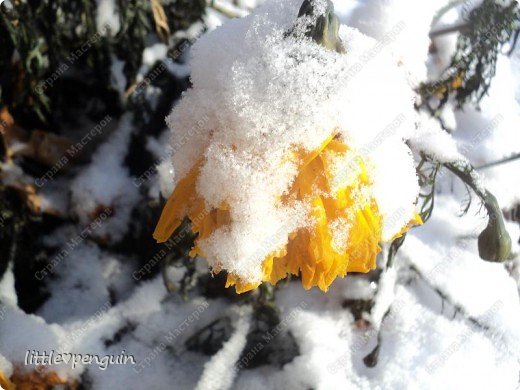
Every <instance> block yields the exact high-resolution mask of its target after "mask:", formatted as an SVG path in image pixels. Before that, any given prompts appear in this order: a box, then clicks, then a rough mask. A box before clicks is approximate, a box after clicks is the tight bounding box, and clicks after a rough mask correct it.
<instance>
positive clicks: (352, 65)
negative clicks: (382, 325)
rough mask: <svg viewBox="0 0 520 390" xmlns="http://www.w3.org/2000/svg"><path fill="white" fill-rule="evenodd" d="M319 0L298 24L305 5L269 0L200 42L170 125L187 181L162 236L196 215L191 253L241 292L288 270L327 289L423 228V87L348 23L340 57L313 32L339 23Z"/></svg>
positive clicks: (176, 160) (169, 209)
mask: <svg viewBox="0 0 520 390" xmlns="http://www.w3.org/2000/svg"><path fill="white" fill-rule="evenodd" d="M321 3H323V7H321V6H320V2H319V1H317V2H315V4H317V5H318V6H317V9H318V11H316V15H302V16H301V17H300V18H298V22H297V23H296V25H295V20H296V17H297V15H298V9H299V6H300V4H301V1H300V0H290V1H278V0H274V1H269V2H267V3H266V4H264V5H263V6H262V7H260V8H259V9H258V10H256V11H255V12H254V13H253V14H252V15H250V16H248V17H246V18H243V19H240V20H234V21H230V22H229V23H227V24H226V25H225V26H224V27H222V28H219V29H217V30H216V31H214V32H212V33H210V34H208V35H206V36H204V37H203V38H201V39H200V40H199V41H198V42H197V44H196V46H195V47H194V50H193V61H192V81H193V87H192V88H191V89H190V90H189V91H188V92H186V93H185V95H184V96H183V99H182V101H181V102H180V103H179V104H178V105H177V106H176V107H175V108H174V110H173V111H172V113H171V115H170V116H169V117H168V119H167V121H168V124H169V126H170V127H171V128H172V148H173V151H174V154H173V159H172V162H173V166H174V169H175V175H176V180H177V181H176V187H175V190H174V191H173V194H172V195H171V196H170V198H169V200H168V202H167V204H166V206H165V208H164V210H163V213H162V216H161V219H160V221H159V223H158V226H157V228H156V231H155V233H154V237H155V238H156V239H157V240H158V241H159V242H163V241H166V240H167V239H168V238H169V237H170V236H171V235H172V234H173V232H174V231H175V230H176V229H177V227H178V226H179V225H180V224H181V222H182V220H183V219H184V217H186V216H187V217H188V218H189V219H190V221H191V223H192V229H193V231H194V232H196V233H198V237H197V239H196V241H195V247H194V248H193V250H192V252H191V255H201V256H203V257H205V258H206V259H207V260H208V263H209V264H210V266H211V267H212V269H213V271H214V272H219V271H221V270H226V271H227V273H228V279H227V286H232V285H235V286H236V290H237V292H244V291H248V290H251V289H253V288H255V287H257V286H258V285H259V284H260V283H262V282H270V283H276V282H277V281H279V280H280V279H283V278H285V277H286V276H287V275H288V274H295V275H298V274H301V277H302V284H303V286H304V287H305V288H310V287H312V286H318V287H319V288H321V289H322V290H324V291H326V290H327V289H328V287H329V286H330V284H331V283H332V281H333V280H334V279H335V278H337V277H338V276H339V277H343V276H345V275H346V274H347V272H367V271H369V270H371V269H374V268H375V267H376V255H377V253H378V252H379V251H380V246H379V244H380V243H381V242H389V241H391V240H392V239H393V238H395V237H396V236H398V235H399V234H402V233H403V232H404V231H406V230H407V229H408V228H409V226H410V221H416V222H419V221H420V219H419V218H418V216H417V213H416V212H415V202H416V198H417V194H418V183H417V177H416V173H415V167H414V163H413V157H412V155H411V152H410V150H409V148H408V146H407V145H406V144H405V140H406V139H408V138H409V137H410V136H411V135H412V134H413V133H414V131H415V126H414V121H415V116H416V115H415V111H414V109H413V94H412V91H411V90H410V88H409V86H408V84H407V82H406V79H405V76H404V74H403V73H402V70H401V69H399V67H398V66H397V64H396V61H395V60H394V59H393V58H392V57H391V56H390V55H389V54H388V53H386V51H385V50H384V47H383V46H382V45H381V44H378V43H377V42H376V41H374V40H373V39H371V38H368V37H366V36H364V35H362V34H361V33H359V32H358V31H357V30H354V29H350V28H348V27H346V26H341V28H340V30H339V36H340V37H341V40H342V41H343V44H342V45H341V50H338V51H335V50H329V49H327V48H326V47H323V46H322V45H319V44H317V43H316V42H315V41H314V40H312V39H310V38H308V37H306V36H305V32H306V31H308V30H307V26H310V25H316V19H317V18H318V17H320V16H322V15H325V18H326V20H327V21H328V22H330V23H327V24H325V25H326V26H331V28H337V25H336V24H335V21H333V20H332V19H329V17H330V16H331V14H330V8H328V7H329V6H330V3H327V2H326V1H322V2H321ZM327 28H328V27H327ZM313 34H315V31H313ZM307 35H308V34H307ZM313 38H314V39H315V36H314V35H313ZM327 38H330V37H327ZM201 117H204V118H206V119H207V120H205V121H202V120H200V118H201Z"/></svg>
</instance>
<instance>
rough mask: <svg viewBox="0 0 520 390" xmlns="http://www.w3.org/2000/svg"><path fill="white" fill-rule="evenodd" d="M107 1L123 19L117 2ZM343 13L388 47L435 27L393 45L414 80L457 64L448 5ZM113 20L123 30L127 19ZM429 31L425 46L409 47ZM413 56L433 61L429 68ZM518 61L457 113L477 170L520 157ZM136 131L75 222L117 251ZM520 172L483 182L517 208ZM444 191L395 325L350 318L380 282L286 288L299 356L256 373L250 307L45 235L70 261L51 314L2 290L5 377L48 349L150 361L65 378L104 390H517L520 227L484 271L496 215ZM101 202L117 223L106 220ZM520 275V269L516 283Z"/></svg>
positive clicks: (406, 248)
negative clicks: (441, 41)
mask: <svg viewBox="0 0 520 390" xmlns="http://www.w3.org/2000/svg"><path fill="white" fill-rule="evenodd" d="M99 3H100V7H101V6H103V7H108V8H109V9H111V10H113V9H114V6H113V4H112V3H113V2H109V1H103V2H101V1H100V2H99ZM216 3H217V4H221V5H222V4H225V6H226V7H227V8H226V9H228V10H229V9H231V10H233V9H234V8H236V6H234V5H232V4H231V2H224V1H222V2H216ZM240 3H241V4H242V5H243V8H241V9H247V8H249V7H253V6H255V5H256V4H255V1H242V2H240ZM336 3H337V5H338V13H339V14H340V16H341V18H342V20H343V21H349V20H350V21H357V22H356V23H357V26H358V27H359V28H360V29H361V30H362V31H363V29H366V31H365V32H367V33H368V32H370V31H371V32H372V33H371V34H370V35H372V36H373V37H375V38H378V37H381V36H383V35H384V28H383V27H382V26H386V27H390V28H391V27H392V26H393V24H394V23H395V22H396V21H398V19H400V18H401V17H403V18H405V19H406V20H408V21H410V20H415V19H414V18H415V17H416V16H417V17H418V18H420V19H421V22H420V25H419V24H418V25H417V29H415V24H412V23H410V22H407V21H406V20H405V23H406V24H407V26H408V29H405V30H403V31H404V32H403V34H405V35H404V36H403V38H402V41H399V42H402V43H399V42H397V43H395V45H394V46H393V48H394V50H395V53H394V54H395V55H396V56H397V57H399V58H400V59H401V60H402V61H403V66H405V67H406V66H407V59H408V60H409V59H410V58H412V61H411V62H410V63H409V64H410V67H409V68H408V72H409V74H411V75H412V79H413V78H414V77H419V78H421V77H423V75H424V76H425V75H426V67H425V63H428V64H429V66H430V68H429V70H428V72H429V73H430V74H432V72H433V73H435V72H436V71H437V70H438V68H436V67H438V66H442V65H439V64H443V63H444V64H445V63H446V62H445V61H443V60H442V58H440V57H439V58H440V59H439V58H436V59H435V58H429V59H428V58H427V52H426V50H427V45H426V43H425V41H424V40H425V39H426V37H425V36H424V35H425V34H426V33H427V32H428V28H427V23H426V21H427V20H428V18H430V17H433V13H434V10H435V9H438V8H439V7H442V5H443V4H444V3H445V2H442V1H438V2H431V3H432V4H429V5H428V7H423V6H422V3H421V5H419V3H417V6H414V8H418V10H416V12H417V14H410V15H409V14H402V13H401V14H400V13H398V12H396V10H399V9H403V8H402V7H404V9H408V6H409V5H410V3H411V2H409V1H404V0H402V1H398V0H392V1H382V0H381V1H379V0H377V1H368V0H365V1H357V2H356V3H354V2H352V7H351V6H350V5H349V6H347V5H345V3H347V2H343V1H336ZM415 3H416V2H413V4H415ZM383 5H385V7H383ZM394 6H395V8H391V7H394ZM388 11H391V15H390V16H389V17H388V19H385V20H382V21H380V22H381V23H379V22H377V21H374V23H372V24H371V23H369V22H368V21H370V20H371V19H374V18H376V15H378V16H379V17H381V15H385V12H388ZM211 12H212V13H211V14H210V15H209V16H208V18H209V19H210V20H212V21H213V23H215V24H217V22H218V23H226V20H227V18H225V17H222V16H221V14H219V16H217V11H215V10H213V11H211ZM244 12H245V11H244ZM414 12H415V11H414ZM449 17H452V16H449ZM417 20H419V19H417ZM450 20H454V19H453V18H452V19H450ZM99 23H101V21H99ZM110 23H111V24H112V25H113V29H114V30H117V28H118V26H117V24H116V23H115V22H114V20H112V19H111V20H110ZM379 28H381V29H383V30H377V29H379ZM416 34H420V35H421V39H418V40H417V42H416V44H414V45H413V46H407V45H408V43H409V42H411V40H413V39H415V38H416V36H415V35H416ZM449 47H450V44H449V42H447V41H446V42H445V51H441V52H440V53H439V55H440V56H441V57H442V56H443V55H446V52H449ZM403 48H404V50H403V51H400V50H401V49H403ZM414 51H419V52H420V53H417V54H418V55H417V56H414V55H413V54H414ZM421 53H422V54H421ZM155 54H157V53H155ZM147 55H150V56H152V55H154V52H152V51H150V52H149V53H148V54H147ZM517 58H520V56H519V55H516V56H513V59H512V60H510V59H508V58H506V57H501V58H500V60H499V63H498V74H497V77H496V79H495V83H494V84H493V87H492V89H491V91H490V93H489V97H486V98H485V100H484V101H483V102H482V110H480V111H477V110H475V109H473V108H472V107H467V108H466V109H465V110H464V111H463V112H457V113H456V114H455V115H453V113H446V116H449V115H452V116H453V121H452V122H453V126H454V130H455V131H454V136H455V139H456V145H457V147H458V150H459V152H463V154H464V155H466V156H467V157H468V159H469V160H470V162H472V163H473V164H475V165H477V166H479V165H481V164H485V163H488V162H490V161H494V160H496V159H499V158H503V157H507V156H509V155H510V154H511V153H513V152H518V151H519V150H520V144H519V142H520V141H519V140H520V138H519V137H518V135H517V133H515V131H517V130H518V125H519V124H520V114H519V111H520V109H519V101H518V96H519V92H518V91H519V90H520V79H519V74H518V72H517V70H516V69H515V67H514V64H516V65H517V64H518V62H517V61H518V60H517ZM194 109H195V108H194ZM446 110H450V108H449V106H448V108H447V109H446ZM375 115H376V114H375ZM131 132H132V128H131V126H130V125H129V124H128V122H127V119H125V118H123V119H122V120H121V121H120V124H119V127H118V128H117V129H116V131H115V132H114V133H113V134H112V136H111V137H110V138H109V139H108V140H107V141H106V143H105V144H104V145H102V146H101V148H100V149H99V150H98V152H97V154H96V155H95V157H94V160H93V162H92V164H90V165H89V166H88V167H87V168H85V169H84V170H83V171H82V172H80V173H79V174H78V175H77V177H76V179H75V181H74V184H73V185H72V186H71V188H72V195H71V202H72V204H73V210H74V215H75V216H76V217H77V218H78V219H79V221H80V222H81V226H85V224H90V223H92V222H93V221H96V217H99V215H100V213H101V215H105V216H106V220H103V221H102V222H101V223H100V226H93V227H92V229H91V231H90V235H93V236H94V237H96V238H99V237H104V238H107V236H108V237H110V239H111V240H115V241H117V240H118V239H119V238H120V237H122V236H123V235H124V233H125V231H126V229H128V227H129V226H130V225H129V220H130V215H131V211H132V209H133V208H134V207H135V205H136V204H137V203H138V202H140V201H144V200H142V199H141V198H140V195H139V194H138V191H137V189H136V186H135V185H134V184H133V183H132V178H131V177H130V175H129V173H128V172H127V171H126V169H125V168H124V166H123V154H124V153H123V151H124V150H125V149H126V148H127V147H128V142H129V137H130V134H131ZM430 136H431V138H432V139H435V137H434V135H431V134H430ZM164 138H165V136H164V135H163V136H162V138H161V142H154V141H153V140H150V142H149V145H148V148H149V149H151V150H153V151H154V153H155V154H156V156H157V157H158V158H160V157H162V156H164V155H166V154H167V150H166V142H165V141H164ZM418 141H420V140H418ZM441 141H442V140H441ZM161 145H162V148H163V149H162V150H161ZM446 145H447V146H446V147H442V148H440V147H439V148H437V151H440V150H442V152H444V153H445V156H446V158H452V157H453V156H454V155H455V152H454V150H453V149H450V148H453V145H452V144H450V143H447V144H446ZM519 164H520V163H519V162H518V161H517V162H512V163H509V164H503V165H500V166H497V167H494V168H489V169H485V170H481V174H482V180H483V182H484V184H485V185H486V186H488V187H489V188H490V189H491V190H492V191H493V192H494V194H495V195H496V196H497V198H498V199H499V202H500V204H501V206H502V207H503V208H504V209H509V208H511V207H514V206H515V205H516V207H518V201H519V200H520V183H519V182H518V180H519V179H518V178H519V175H518V169H519V168H520V165H519ZM163 165H164V167H163V169H161V170H160V174H159V176H155V177H154V178H153V179H152V180H151V181H150V183H149V184H148V185H149V187H150V188H149V189H150V191H151V192H152V193H153V194H154V197H156V196H158V193H159V188H160V187H162V188H164V187H168V185H167V184H165V183H168V182H171V177H172V172H171V167H169V166H168V164H166V163H163ZM165 177H166V179H165ZM437 192H438V194H437V197H436V206H435V210H434V213H433V217H432V218H431V219H430V220H429V221H428V222H427V223H426V224H425V225H424V226H421V227H417V228H414V229H413V230H412V231H411V232H410V233H409V234H408V236H407V239H406V241H405V243H404V245H403V247H402V248H401V250H400V252H399V254H398V256H397V259H396V261H395V264H396V265H395V267H396V269H395V280H394V279H393V278H389V279H390V280H391V281H392V284H391V285H390V287H389V288H388V292H385V293H384V294H383V295H385V296H383V297H382V298H383V299H384V298H388V294H390V295H393V299H387V300H388V301H389V303H390V302H391V304H390V311H389V312H388V314H387V315H386V316H383V314H384V313H379V314H377V313H374V315H373V316H374V317H378V318H377V319H379V320H380V321H377V319H376V318H373V317H371V316H370V315H368V314H367V313H364V314H363V317H362V318H361V319H359V318H354V315H353V314H352V312H351V311H350V310H348V308H345V307H344V306H345V302H346V300H354V299H365V300H367V299H371V298H372V297H373V296H374V295H377V294H378V293H380V290H381V287H379V288H378V287H377V285H376V284H375V283H373V282H372V281H371V280H369V279H368V278H367V276H366V275H349V276H348V277H347V278H346V279H343V280H336V281H335V282H334V283H333V285H332V287H331V289H330V291H329V292H328V293H322V292H320V291H318V290H317V289H313V290H311V291H305V290H303V288H302V287H301V285H300V283H299V282H298V281H292V282H289V283H287V284H286V285H283V286H281V288H280V289H279V291H278V292H277V298H276V304H277V306H278V307H279V308H280V310H281V322H280V335H281V337H287V335H288V334H291V335H292V336H293V337H294V339H295V341H296V343H297V345H298V348H299V354H298V355H297V356H296V357H295V358H294V359H293V360H292V361H290V362H289V363H287V364H285V365H284V366H283V367H279V366H275V365H264V366H260V367H256V368H250V367H247V364H244V362H242V363H241V356H249V355H254V354H256V353H258V351H257V350H250V351H248V350H245V349H246V347H245V346H246V335H247V332H248V330H249V329H251V326H252V325H251V321H252V320H251V312H250V308H249V307H248V306H247V305H244V306H241V307H238V306H237V305H235V304H234V303H231V301H229V300H227V299H225V298H206V297H204V296H202V295H200V294H198V292H197V291H195V292H192V293H191V295H190V296H189V299H187V300H184V299H183V298H182V297H180V296H179V294H175V293H173V294H170V293H168V292H167V290H166V288H165V287H164V283H163V280H162V278H161V276H160V275H159V276H156V277H155V278H153V279H152V280H148V281H140V282H137V281H136V278H135V277H132V276H133V275H134V276H135V275H136V274H135V272H136V271H138V270H139V268H138V267H139V266H138V264H137V262H136V259H135V258H132V257H129V256H123V255H117V254H113V253H110V252H108V251H105V250H104V249H103V248H101V247H100V246H99V245H98V244H97V243H96V242H94V241H93V240H90V239H89V237H90V235H88V236H87V235H86V236H84V237H83V236H82V230H81V228H78V226H77V225H73V224H70V225H68V226H65V227H64V228H61V229H60V230H58V231H56V232H52V233H50V234H49V235H48V236H47V237H46V243H47V245H48V246H49V247H53V248H55V250H56V255H55V256H56V257H55V259H56V263H55V266H54V267H53V269H51V270H46V272H42V273H41V274H40V275H39V276H41V277H42V278H44V279H45V280H46V281H47V282H48V283H47V286H48V288H49V293H50V296H49V298H48V299H47V301H46V302H45V303H44V304H43V305H42V306H41V307H40V308H39V309H38V311H37V312H36V313H34V314H26V313H24V312H23V311H22V310H20V309H19V308H18V307H17V297H16V294H15V292H14V278H13V273H12V271H11V270H8V271H7V272H6V273H5V275H4V276H3V279H2V280H1V281H0V302H2V303H1V304H0V370H1V371H2V372H4V373H6V374H10V372H12V370H13V367H14V368H16V367H20V366H22V365H23V361H24V359H25V355H26V352H27V351H28V350H34V349H36V350H43V351H49V350H56V351H61V352H64V353H83V354H86V353H88V354H100V355H105V354H119V353H121V351H123V350H124V351H125V352H126V353H127V354H132V355H133V356H135V360H136V362H135V364H128V365H114V366H109V367H108V368H107V369H106V370H101V369H99V368H98V367H97V366H89V365H82V364H80V365H78V367H76V368H75V369H72V368H71V367H70V365H59V366H55V367H53V369H55V370H56V371H57V372H58V374H60V375H63V376H64V377H67V378H80V377H81V379H82V381H84V382H85V383H87V384H89V385H90V386H91V388H94V389H107V388H112V389H142V388H174V389H193V388H199V389H202V390H205V389H228V388H231V389H244V388H247V389H262V390H264V389H282V388H283V389H311V388H312V389H336V388H349V389H350V388H352V389H374V388H380V389H417V388H420V389H438V388H443V389H460V388H471V389H490V388H497V389H511V390H512V389H516V388H518V384H519V373H520V363H519V362H520V352H519V351H520V300H519V292H520V273H519V272H518V267H519V258H518V253H519V251H520V247H519V245H518V238H519V236H520V229H519V225H518V223H512V222H508V223H507V228H508V230H509V233H510V235H511V237H512V239H513V243H514V245H513V250H514V253H515V254H516V258H515V259H514V260H512V261H510V262H509V265H510V266H512V267H509V268H506V267H505V266H504V265H502V264H492V263H487V262H484V261H482V260H480V259H479V257H478V254H477V253H478V252H477V244H476V237H477V235H478V233H479V232H480V231H481V230H482V229H483V227H484V226H485V224H486V218H485V214H484V212H483V211H482V210H479V207H478V205H477V204H476V203H477V202H476V201H474V204H473V206H472V207H471V208H470V210H469V212H468V213H467V214H466V215H465V216H463V217H459V212H460V210H461V208H462V200H463V199H465V189H464V187H463V186H462V185H460V183H458V182H457V179H456V178H455V177H453V176H452V175H451V174H445V175H443V177H442V179H441V182H440V183H439V186H438V189H437ZM94 200H95V201H94ZM96 204H103V205H105V206H106V207H107V209H108V210H110V211H108V212H107V209H104V210H97V209H95V208H94V205H96ZM103 212H105V214H103ZM150 234H151V232H150ZM63 251H65V252H63ZM515 264H516V271H511V272H509V271H510V269H512V268H514V267H513V266H514V265H515ZM44 271H45V270H44ZM137 279H138V278H137ZM394 283H395V286H394V285H393V284H394ZM387 287H388V286H387ZM385 291H386V290H385ZM223 317H229V318H230V319H231V324H232V326H231V330H230V335H229V339H228V340H227V341H226V342H225V343H224V344H223V345H222V346H221V348H220V349H219V350H218V351H216V352H215V353H214V354H213V355H212V356H206V355H204V354H201V353H199V352H194V351H191V350H189V349H188V348H187V346H186V341H187V340H188V339H190V337H191V336H192V335H194V334H195V333H196V332H197V331H199V330H201V329H203V328H204V327H205V326H206V325H208V324H210V323H212V322H213V321H215V320H218V319H221V318H223ZM379 322H380V324H379ZM371 323H375V324H378V326H373V325H371ZM378 339H379V342H380V350H379V357H378V361H377V364H376V365H375V367H367V366H366V365H365V364H364V363H363V358H364V357H365V356H367V354H369V353H370V352H371V351H372V350H373V349H374V347H375V346H376V345H377V343H378ZM269 340H270V339H269ZM270 342H272V343H279V339H276V338H275V339H274V340H272V341H265V344H266V345H267V344H268V343H270ZM266 345H263V346H262V348H265V347H266Z"/></svg>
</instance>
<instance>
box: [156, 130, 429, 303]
mask: <svg viewBox="0 0 520 390" xmlns="http://www.w3.org/2000/svg"><path fill="white" fill-rule="evenodd" d="M352 155H354V153H353V152H352V151H350V150H349V148H348V146H347V145H345V144H344V143H343V142H342V141H340V140H338V139H336V137H335V136H334V135H332V136H331V137H329V138H328V139H327V140H326V141H325V142H324V143H323V144H322V145H321V147H319V148H318V149H316V150H314V151H313V152H312V153H305V152H302V151H296V152H294V154H293V156H292V157H293V158H295V159H296V160H295V161H298V162H299V165H298V167H299V169H298V175H297V177H296V178H295V180H294V182H293V184H292V186H291V188H290V190H289V192H288V194H287V195H284V196H282V197H281V198H280V202H283V203H284V204H289V203H291V202H295V201H304V202H306V203H307V204H308V205H309V206H310V216H311V220H312V221H313V223H312V224H311V225H310V227H304V228H300V229H299V230H297V231H295V232H293V233H292V234H291V235H290V237H289V242H288V244H287V245H286V246H285V247H283V248H280V249H279V250H277V251H275V252H273V253H271V254H270V255H269V256H267V257H266V258H265V259H264V261H263V263H262V272H263V277H262V281H261V282H269V283H272V284H276V283H277V282H278V281H279V280H281V279H284V278H285V277H287V275H288V274H293V275H299V274H301V279H302V284H303V287H304V288H305V289H309V288H311V287H313V286H318V287H319V288H320V289H321V290H323V291H327V290H328V288H329V286H330V285H331V283H332V282H333V281H334V279H336V278H337V277H344V276H345V275H346V274H347V273H348V272H368V271H370V270H373V269H375V267H376V256H377V254H378V253H379V251H380V250H381V249H380V246H379V242H380V241H381V232H382V224H383V222H382V217H381V215H380V213H379V211H378V207H377V203H376V201H375V199H374V198H373V196H371V195H370V186H371V180H370V177H369V175H368V173H367V167H366V163H365V161H364V160H363V159H362V158H361V157H359V156H357V158H352V159H351V161H352V162H353V164H349V166H348V167H345V169H349V170H350V171H352V172H354V175H355V176H354V178H351V179H350V180H348V183H347V184H346V185H344V186H343V187H341V186H340V187H339V188H338V186H337V185H335V184H334V183H335V179H336V178H335V175H336V174H337V173H336V172H335V169H333V167H332V165H333V161H334V159H335V158H336V159H337V158H340V157H345V156H352ZM201 164H202V160H199V163H198V164H195V165H194V166H193V167H192V168H191V170H190V171H189V173H188V174H187V175H186V176H185V177H184V178H182V179H181V180H180V181H179V183H178V184H177V186H176V188H175V190H174V191H173V193H172V195H171V196H170V198H169V199H168V202H167V203H166V206H165V207H164V210H163V212H162V215H161V218H160V220H159V223H158V224H157V227H156V229H155V232H154V238H155V239H156V240H157V241H158V242H164V241H166V240H167V239H168V238H169V237H170V236H171V235H172V234H173V232H174V231H175V230H176V229H177V228H178V227H179V225H180V224H181V222H182V220H183V219H184V217H186V216H187V217H188V218H189V219H190V221H191V223H192V230H193V232H194V233H198V237H197V239H196V240H195V246H194V247H193V249H192V251H191V252H190V256H196V255H200V256H203V257H204V253H203V252H202V251H201V249H200V248H199V245H198V241H199V240H202V239H205V238H207V237H209V236H210V235H211V234H212V233H213V232H214V231H215V230H216V229H218V228H219V227H222V226H225V225H228V224H230V222H231V220H230V213H229V208H230V207H233V205H228V204H222V205H221V206H220V207H219V208H217V209H213V210H210V211H206V210H205V202H204V199H202V198H201V197H200V196H199V195H198V194H197V190H196V183H197V179H198V175H199V170H200V167H201ZM367 194H368V195H367ZM335 221H340V222H341V221H343V222H344V225H348V226H349V228H348V233H347V234H343V235H340V238H341V239H340V240H339V241H340V242H339V243H338V242H337V241H338V239H337V237H335V234H334V229H333V226H334V224H335ZM416 222H418V223H420V218H419V219H418V220H417V219H416ZM410 226H411V224H409V225H408V226H405V228H403V230H402V231H401V232H400V233H399V235H401V234H403V233H404V232H406V230H408V229H409V228H410ZM213 272H215V273H218V272H220V269H219V268H218V267H216V268H215V267H214V269H213ZM261 282H258V283H251V282H249V281H247V280H242V279H241V278H240V277H238V276H237V275H234V274H232V273H228V276H227V283H226V287H230V286H235V288H236V291H237V293H242V292H246V291H249V290H252V289H254V288H256V287H258V285H259V284H260V283H261Z"/></svg>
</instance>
